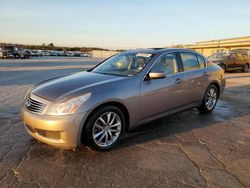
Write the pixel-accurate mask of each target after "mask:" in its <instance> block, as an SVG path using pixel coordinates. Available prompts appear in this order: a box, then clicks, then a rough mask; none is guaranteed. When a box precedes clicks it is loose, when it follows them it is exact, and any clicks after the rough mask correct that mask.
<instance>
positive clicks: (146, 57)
mask: <svg viewBox="0 0 250 188" xmlns="http://www.w3.org/2000/svg"><path fill="white" fill-rule="evenodd" d="M152 57H153V54H150V53H126V54H118V55H115V56H113V57H111V58H109V59H107V60H106V61H104V62H103V63H101V64H100V65H98V66H97V67H95V68H94V69H92V71H91V72H95V73H101V74H109V75H117V76H135V75H136V74H138V73H139V72H140V71H141V70H142V69H143V68H144V67H145V66H146V65H147V63H148V62H149V61H150V59H151V58H152Z"/></svg>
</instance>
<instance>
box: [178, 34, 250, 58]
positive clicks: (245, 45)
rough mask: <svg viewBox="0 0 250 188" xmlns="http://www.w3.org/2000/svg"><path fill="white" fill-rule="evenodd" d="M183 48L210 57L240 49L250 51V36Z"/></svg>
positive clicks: (198, 43)
mask: <svg viewBox="0 0 250 188" xmlns="http://www.w3.org/2000/svg"><path fill="white" fill-rule="evenodd" d="M183 47H184V48H188V49H192V50H195V51H197V52H200V53H202V54H203V55H205V56H210V55H211V54H213V53H215V52H226V51H229V50H233V49H239V48H241V49H250V36H246V37H237V38H228V39H219V40H209V41H203V42H197V43H195V44H189V45H184V46H183Z"/></svg>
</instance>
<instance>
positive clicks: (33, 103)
mask: <svg viewBox="0 0 250 188" xmlns="http://www.w3.org/2000/svg"><path fill="white" fill-rule="evenodd" d="M24 105H25V107H26V108H27V109H28V110H29V111H31V112H35V113H42V112H43V110H44V108H45V107H46V105H45V104H43V103H41V102H39V101H37V100H34V99H32V98H30V96H28V97H27V98H26V101H25V104H24Z"/></svg>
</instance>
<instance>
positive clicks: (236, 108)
mask: <svg viewBox="0 0 250 188" xmlns="http://www.w3.org/2000/svg"><path fill="white" fill-rule="evenodd" d="M246 87H250V85H247V86H240V87H234V88H233V90H243V89H245V88H246ZM231 91H232V88H230V91H227V90H225V93H227V96H230V95H231ZM227 96H226V97H225V98H224V97H223V95H222V97H221V99H219V100H218V103H217V106H216V108H215V109H214V111H213V112H212V113H209V114H203V113H199V111H198V110H197V109H195V108H194V109H189V110H186V111H182V112H177V113H175V114H172V115H169V116H166V117H164V118H161V119H158V120H155V121H152V122H149V123H146V124H144V125H141V126H139V127H138V128H135V129H133V130H132V131H130V132H129V133H127V134H126V136H125V138H124V139H123V140H122V141H121V144H120V145H119V146H118V148H117V149H123V148H127V147H130V146H133V145H137V144H141V143H145V142H151V141H154V140H158V139H163V138H164V139H171V137H173V136H175V135H177V134H180V133H186V132H191V131H193V130H195V129H202V128H205V127H208V126H211V125H216V124H219V123H223V122H225V123H228V121H230V120H232V119H235V118H239V117H241V116H246V115H249V114H250V103H248V104H246V103H245V102H244V101H242V103H239V101H238V100H237V101H228V97H227ZM246 97H247V94H246ZM232 100H234V99H232Z"/></svg>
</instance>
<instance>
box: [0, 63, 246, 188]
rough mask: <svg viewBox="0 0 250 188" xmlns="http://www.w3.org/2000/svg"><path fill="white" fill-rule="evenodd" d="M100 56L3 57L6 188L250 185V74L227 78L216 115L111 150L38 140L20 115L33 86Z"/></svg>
mask: <svg viewBox="0 0 250 188" xmlns="http://www.w3.org/2000/svg"><path fill="white" fill-rule="evenodd" d="M99 61H100V59H88V58H37V59H29V60H0V187H142V186H143V187H227V188H228V187H233V188H235V187H250V73H237V72H234V73H227V74H226V77H227V86H226V89H225V92H224V94H223V96H222V97H221V99H220V101H219V102H218V104H217V107H216V108H215V110H214V112H213V113H212V114H205V115H201V114H199V113H198V112H197V110H195V109H193V110H188V111H185V112H181V113H177V114H174V115H171V116H168V117H166V118H163V119H160V120H157V121H154V122H151V123H148V124H146V125H144V126H142V127H140V128H139V129H136V130H134V131H133V132H131V133H129V134H128V135H127V136H126V138H125V139H124V140H123V141H122V143H121V144H120V146H119V147H118V148H117V149H115V150H113V151H110V152H104V153H103V152H96V151H92V150H90V149H89V148H87V147H85V146H81V147H79V148H77V149H76V150H75V151H72V150H62V149H57V148H53V147H51V146H48V145H45V144H43V143H40V142H37V141H36V140H34V139H32V138H31V137H30V136H29V135H28V134H27V133H26V132H25V129H24V126H23V124H22V121H21V118H20V115H19V110H20V105H21V102H22V100H23V97H24V95H25V93H26V91H27V89H28V88H29V87H30V86H32V85H33V84H35V83H36V82H39V81H41V80H44V79H46V78H48V77H53V76H57V75H60V74H66V73H71V72H77V71H80V70H84V69H87V68H89V67H92V66H93V65H95V64H96V63H98V62H99Z"/></svg>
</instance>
